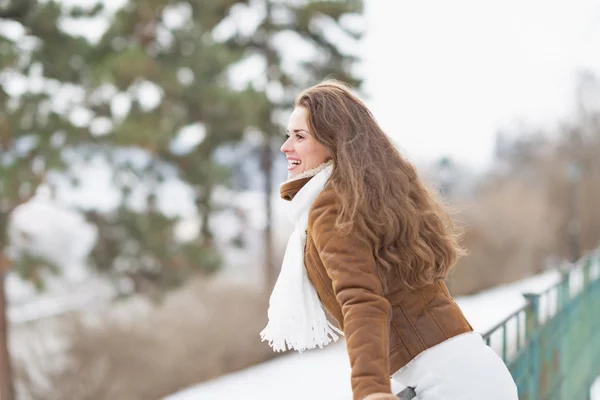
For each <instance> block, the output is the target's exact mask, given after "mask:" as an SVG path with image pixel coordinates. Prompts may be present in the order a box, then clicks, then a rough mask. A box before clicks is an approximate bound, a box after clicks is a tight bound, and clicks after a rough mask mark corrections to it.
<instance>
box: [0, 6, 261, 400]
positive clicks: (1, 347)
mask: <svg viewBox="0 0 600 400" xmlns="http://www.w3.org/2000/svg"><path fill="white" fill-rule="evenodd" d="M235 3H237V2H236V1H213V2H210V3H208V2H200V1H197V2H193V3H178V4H173V2H170V1H149V2H144V3H130V4H128V5H126V6H125V7H124V8H122V9H120V10H119V11H118V12H117V13H116V15H114V16H108V15H107V14H106V12H105V11H106V10H105V8H104V7H103V5H102V4H103V3H102V2H97V3H96V4H90V5H88V6H86V7H79V6H70V5H66V4H64V3H62V2H59V1H46V2H37V1H34V0H26V1H21V0H19V1H8V2H2V3H0V21H1V22H2V24H4V25H5V27H6V31H7V32H9V34H7V35H0V54H1V57H0V83H1V85H0V101H1V102H2V107H1V109H0V150H1V154H0V157H1V158H0V189H1V190H0V192H1V198H0V222H1V223H0V261H1V262H0V267H1V269H0V280H1V281H0V397H1V398H2V399H3V400H11V399H13V398H14V389H13V387H12V380H11V365H10V357H9V354H8V348H7V332H8V328H7V318H6V301H5V292H4V279H5V277H6V274H7V273H8V271H9V270H10V271H13V272H16V273H17V274H19V275H20V276H21V277H22V278H24V279H25V280H29V281H31V282H33V283H34V284H35V285H36V286H37V287H38V288H40V289H42V288H43V287H44V283H45V278H46V277H47V273H48V272H54V273H58V272H59V271H60V268H58V267H57V266H56V265H54V263H53V262H52V260H49V259H47V258H45V257H42V256H41V255H40V254H37V253H36V250H35V243H28V242H27V240H26V239H27V237H26V235H22V239H24V240H21V241H20V245H19V246H15V245H14V243H13V244H12V246H11V243H9V240H8V238H9V227H10V224H9V222H10V218H11V214H12V213H13V212H14V210H15V209H16V208H17V207H19V206H20V205H22V204H25V203H26V202H28V201H29V200H30V199H32V198H33V197H34V196H35V195H36V194H40V190H42V189H43V190H42V191H43V193H46V194H47V193H50V196H56V195H57V191H59V190H60V189H61V188H64V187H65V183H69V184H73V185H77V184H78V183H79V182H78V179H80V176H79V174H78V169H79V167H80V166H81V165H83V164H86V163H89V162H90V161H92V160H95V159H98V158H102V160H104V161H103V162H104V164H105V165H106V166H107V167H109V168H111V170H112V171H113V174H114V179H113V183H114V187H115V188H116V189H118V190H119V191H120V193H121V195H120V196H119V199H120V200H119V202H118V204H117V205H116V207H114V208H113V209H111V210H108V211H106V210H97V209H93V208H92V209H89V208H88V209H84V210H83V212H84V213H85V215H86V217H87V220H88V221H89V222H90V223H91V224H93V225H94V226H95V227H96V228H97V238H96V243H95V246H94V248H93V250H92V251H91V253H90V264H92V265H93V266H94V267H96V269H97V270H99V271H101V272H103V273H104V274H105V275H107V276H109V277H111V278H112V279H113V281H114V282H116V283H117V284H118V285H119V289H120V290H122V291H123V283H125V291H126V292H127V293H130V292H132V291H133V292H145V293H150V294H153V295H159V294H160V293H161V290H164V289H165V288H170V287H174V286H176V285H178V284H180V283H182V282H183V279H184V278H185V277H186V276H188V275H189V274H190V273H193V272H211V271H214V270H215V269H216V268H218V265H219V257H218V254H217V252H216V250H215V248H214V246H213V244H212V243H211V240H210V239H211V234H210V229H209V225H208V222H207V221H208V216H209V214H210V212H211V204H210V197H211V190H212V188H213V187H214V185H215V184H216V183H217V182H223V181H224V180H225V179H226V178H227V171H226V170H225V169H224V168H221V167H219V166H218V165H216V164H215V163H214V162H213V161H212V160H211V156H212V153H213V152H214V150H215V149H216V148H217V147H218V146H219V145H220V144H221V143H223V142H227V141H234V140H238V139H239V137H240V135H241V133H242V131H243V127H244V126H245V124H246V119H247V118H246V115H248V114H253V113H254V110H253V109H252V107H253V104H254V103H253V102H252V101H248V100H247V97H248V96H251V95H252V92H251V91H250V90H248V91H242V92H235V93H234V92H232V91H231V90H228V88H227V80H226V79H225V76H224V73H225V71H226V70H227V66H228V65H229V64H230V63H232V62H234V61H235V60H236V59H239V57H240V56H241V52H240V51H237V52H236V51H233V50H232V49H231V48H229V47H228V46H226V45H224V44H219V43H216V42H214V41H213V40H212V39H211V30H212V29H213V28H214V27H215V26H216V25H217V24H218V23H219V22H220V21H221V20H222V19H223V18H224V17H225V16H226V15H227V12H228V10H229V8H230V7H232V6H233V5H234V4H235ZM176 8H178V9H176ZM182 14H183V15H186V16H187V17H184V18H183V19H182V18H180V16H181V15H182ZM99 17H104V18H108V17H111V18H109V21H108V22H109V27H108V29H107V30H106V32H105V34H104V35H103V36H102V37H101V39H100V40H99V41H98V42H97V43H94V42H93V41H90V40H88V39H86V38H85V37H82V36H81V35H77V34H72V33H71V32H70V29H69V27H70V26H73V25H77V24H79V25H80V26H81V25H82V24H83V25H85V24H86V23H87V22H89V21H91V20H92V19H94V18H99ZM10 32H12V34H11V33H10ZM115 99H117V100H118V101H117V102H115V101H114V100H115ZM173 178H179V179H180V180H183V181H185V182H189V183H190V185H189V186H190V188H192V189H193V194H194V201H195V204H196V205H197V207H198V211H199V213H200V215H201V216H202V219H203V223H202V224H201V226H202V230H201V232H202V235H201V237H200V238H191V239H188V240H187V241H185V242H182V241H181V240H179V239H178V238H177V237H176V235H175V228H176V225H177V223H178V222H179V218H178V217H172V216H167V215H165V213H164V212H163V211H162V210H161V209H160V207H159V204H158V202H157V198H158V194H157V191H158V190H159V189H160V186H161V184H162V183H163V182H165V181H166V180H167V179H173ZM139 185H145V187H146V188H150V189H149V190H147V191H146V193H145V198H146V200H145V204H144V206H143V207H137V208H135V207H132V197H133V196H134V195H135V194H136V192H135V190H136V186H139ZM138 194H139V193H138Z"/></svg>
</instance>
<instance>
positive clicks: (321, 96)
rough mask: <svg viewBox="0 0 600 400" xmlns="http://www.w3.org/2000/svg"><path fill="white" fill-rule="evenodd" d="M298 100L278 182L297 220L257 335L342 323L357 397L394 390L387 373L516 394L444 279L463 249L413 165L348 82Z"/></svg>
mask: <svg viewBox="0 0 600 400" xmlns="http://www.w3.org/2000/svg"><path fill="white" fill-rule="evenodd" d="M295 106H296V107H295V109H294V111H293V112H292V114H291V116H290V120H289V124H288V135H289V138H288V139H287V140H286V142H285V143H284V144H283V146H282V147H281V151H282V152H283V153H285V155H286V157H287V160H288V171H289V177H288V179H287V180H286V182H284V183H283V184H282V185H281V186H280V193H281V197H282V198H283V199H285V200H288V201H289V202H290V203H289V210H288V215H289V217H290V220H291V221H292V222H293V223H294V224H295V228H294V230H293V232H292V234H291V235H290V238H289V240H288V244H287V247H286V250H285V255H284V259H283V265H282V267H281V272H280V274H279V277H278V278H277V282H276V284H275V287H274V289H273V293H272V294H271V298H270V302H269V311H268V316H269V321H268V323H267V326H266V327H265V329H264V330H263V331H262V332H261V337H262V339H263V340H266V341H268V342H269V344H270V345H271V346H272V347H273V349H274V350H276V351H284V350H288V349H295V350H298V351H305V350H309V349H314V348H316V347H323V346H326V345H327V344H329V343H331V342H332V341H335V340H337V339H338V338H339V335H340V334H343V335H344V336H345V337H346V349H347V353H348V357H349V359H350V365H351V384H352V392H353V398H354V400H394V399H396V400H397V399H398V398H397V397H396V396H395V395H394V394H392V390H391V379H394V380H396V381H398V382H400V383H401V384H403V386H406V387H410V388H411V389H408V391H410V390H412V389H414V392H416V395H417V396H418V398H419V399H422V400H434V399H435V400H450V399H452V400H466V399H488V400H516V399H517V391H516V385H515V384H514V381H513V380H512V377H511V375H510V373H509V371H508V369H507V368H506V366H505V365H504V364H503V362H502V359H501V358H500V357H498V356H497V355H496V354H495V353H494V352H493V351H492V350H491V349H490V348H489V347H488V346H486V344H485V343H484V342H483V340H482V338H481V335H479V334H477V333H475V332H473V328H472V327H471V325H470V324H469V322H468V321H467V319H466V318H465V316H464V315H463V313H462V311H461V309H460V307H459V306H458V305H457V304H456V302H455V301H454V299H453V298H452V297H451V296H450V293H449V291H448V288H447V287H446V284H445V282H444V279H445V278H446V277H447V274H448V272H449V271H450V269H451V268H452V267H453V266H454V265H455V263H456V260H457V259H458V257H459V256H460V255H461V254H462V249H461V247H460V246H459V242H458V237H457V235H456V233H455V232H454V229H453V223H452V220H451V219H450V218H449V216H448V214H447V213H446V211H445V210H444V207H443V206H442V204H439V203H438V202H437V198H436V196H435V195H434V194H433V193H432V192H430V191H429V190H428V189H427V188H426V186H425V185H424V183H423V182H422V181H421V179H420V178H419V176H418V175H417V172H416V169H415V167H414V166H413V165H412V164H411V163H409V162H408V161H406V160H405V159H404V157H402V156H401V155H400V153H399V152H398V150H397V149H396V147H395V146H394V145H393V144H392V142H391V141H390V139H389V137H388V136H387V135H386V134H385V133H384V132H383V130H382V129H381V128H380V126H379V125H378V124H377V122H376V120H375V118H374V116H373V114H372V113H371V111H370V110H369V109H368V108H367V107H366V106H365V104H364V103H363V102H362V101H361V100H360V99H359V98H358V97H357V96H355V95H354V94H353V93H352V91H351V90H350V88H349V87H348V86H346V85H344V84H342V83H340V82H337V81H325V82H322V83H320V84H318V85H315V86H314V87H311V88H308V89H306V90H305V91H304V92H302V93H301V94H300V95H299V96H298V98H297V99H296V103H295ZM334 322H335V324H334ZM404 394H408V393H403V395H404ZM411 394H412V395H414V394H415V393H411ZM411 397H412V396H408V397H407V398H411Z"/></svg>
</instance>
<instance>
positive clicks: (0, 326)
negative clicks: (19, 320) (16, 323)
mask: <svg viewBox="0 0 600 400" xmlns="http://www.w3.org/2000/svg"><path fill="white" fill-rule="evenodd" d="M7 272H8V259H7V258H6V256H5V255H4V252H3V250H2V249H0V399H2V400H14V398H15V396H14V388H13V380H12V378H13V376H12V368H11V363H10V353H9V351H8V319H7V317H6V314H7V313H6V309H7V308H8V304H7V301H6V291H5V287H4V285H5V281H6V274H7Z"/></svg>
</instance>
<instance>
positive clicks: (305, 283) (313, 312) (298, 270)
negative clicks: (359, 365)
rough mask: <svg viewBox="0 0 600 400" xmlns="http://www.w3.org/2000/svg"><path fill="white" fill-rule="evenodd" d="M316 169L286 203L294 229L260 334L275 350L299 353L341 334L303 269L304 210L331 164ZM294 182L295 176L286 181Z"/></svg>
mask: <svg viewBox="0 0 600 400" xmlns="http://www.w3.org/2000/svg"><path fill="white" fill-rule="evenodd" d="M317 168H318V171H319V172H318V173H317V174H316V175H315V176H314V177H312V178H311V179H310V180H309V181H308V182H307V183H306V184H305V185H304V186H303V187H302V188H301V189H300V190H299V191H298V193H296V195H295V196H294V198H293V199H292V200H291V201H290V202H289V209H288V217H289V219H290V221H291V222H292V223H294V224H295V229H294V231H293V232H292V234H291V235H290V238H289V240H288V244H287V247H286V249H285V255H284V257H283V265H282V266H281V272H280V273H279V277H278V278H277V282H276V283H275V287H274V288H273V292H272V293H271V298H270V300H269V311H268V316H269V322H268V323H267V326H266V327H265V328H264V329H263V331H262V332H261V333H260V336H261V338H262V340H263V341H265V340H267V341H268V342H269V345H270V346H271V347H272V348H273V350H275V351H285V350H291V349H295V350H298V351H300V352H302V351H304V350H308V349H313V348H315V347H317V346H318V347H323V346H325V345H327V344H329V343H331V341H332V340H333V341H336V340H337V339H338V338H339V336H338V335H337V334H336V332H337V333H338V334H340V335H341V334H342V332H341V331H340V330H339V329H337V328H336V327H335V326H334V325H333V324H331V323H330V322H329V321H328V320H327V317H326V315H325V311H324V310H323V306H322V304H321V301H320V300H319V296H318V295H317V291H316V289H315V288H314V286H313V285H312V283H311V282H310V280H309V278H308V275H307V273H306V268H305V266H304V245H305V243H306V229H307V227H308V211H309V209H310V206H311V204H312V203H313V201H314V200H315V199H316V198H317V196H318V195H319V193H321V191H322V190H323V187H324V186H325V183H326V182H327V178H329V176H330V174H331V170H332V165H331V164H324V165H321V166H319V167H317ZM307 172H308V171H307ZM303 176H307V175H306V174H303ZM308 176H310V175H308ZM295 179H297V177H296V178H293V179H290V180H295ZM290 180H288V181H287V182H289V181H290ZM287 182H286V183H287Z"/></svg>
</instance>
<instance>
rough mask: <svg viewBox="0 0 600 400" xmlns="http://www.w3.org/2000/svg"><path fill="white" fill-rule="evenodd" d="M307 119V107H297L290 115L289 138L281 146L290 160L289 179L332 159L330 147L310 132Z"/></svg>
mask: <svg viewBox="0 0 600 400" xmlns="http://www.w3.org/2000/svg"><path fill="white" fill-rule="evenodd" d="M307 121H308V114H307V110H306V108H305V107H302V106H299V107H296V108H295V109H294V111H293V112H292V114H291V115H290V121H289V124H288V129H287V134H286V136H287V138H288V139H287V140H286V141H285V143H284V144H283V145H282V146H281V151H282V152H283V153H284V154H285V155H286V157H287V160H288V179H292V178H297V177H298V176H299V175H300V174H304V173H306V172H307V171H310V170H312V169H314V168H316V167H318V166H319V165H321V164H323V163H325V162H327V161H328V160H330V159H331V152H330V151H329V149H327V148H326V147H325V146H324V145H323V144H321V143H320V142H319V141H318V140H317V138H315V136H314V135H312V134H311V133H310V131H309V128H308V123H307Z"/></svg>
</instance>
